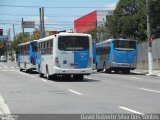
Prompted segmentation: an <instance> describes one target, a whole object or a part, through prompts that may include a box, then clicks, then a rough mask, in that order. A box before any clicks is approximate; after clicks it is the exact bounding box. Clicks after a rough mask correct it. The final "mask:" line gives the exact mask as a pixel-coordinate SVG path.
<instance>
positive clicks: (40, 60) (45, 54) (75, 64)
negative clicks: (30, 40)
mask: <svg viewBox="0 0 160 120" xmlns="http://www.w3.org/2000/svg"><path fill="white" fill-rule="evenodd" d="M37 45H38V57H37V71H38V72H39V76H40V77H43V76H44V75H46V77H47V79H51V77H55V76H64V77H67V78H70V77H73V78H74V79H79V80H82V79H83V77H84V75H89V74H91V73H92V64H93V60H92V59H93V53H92V38H91V35H89V34H80V33H59V34H55V35H52V36H49V37H45V38H42V39H39V40H38V41H37Z"/></svg>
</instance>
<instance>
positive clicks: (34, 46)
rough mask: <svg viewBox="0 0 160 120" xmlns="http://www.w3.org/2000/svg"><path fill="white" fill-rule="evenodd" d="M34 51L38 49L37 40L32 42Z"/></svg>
mask: <svg viewBox="0 0 160 120" xmlns="http://www.w3.org/2000/svg"><path fill="white" fill-rule="evenodd" d="M31 44H32V51H33V52H36V51H37V42H32V43H31Z"/></svg>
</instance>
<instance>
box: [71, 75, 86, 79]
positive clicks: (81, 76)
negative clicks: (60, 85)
mask: <svg viewBox="0 0 160 120" xmlns="http://www.w3.org/2000/svg"><path fill="white" fill-rule="evenodd" d="M83 77H84V75H73V79H75V80H83Z"/></svg>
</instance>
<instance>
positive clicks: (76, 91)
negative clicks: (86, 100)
mask: <svg viewBox="0 0 160 120" xmlns="http://www.w3.org/2000/svg"><path fill="white" fill-rule="evenodd" d="M68 91H70V92H72V93H75V94H78V95H82V93H79V92H77V91H74V90H71V89H68Z"/></svg>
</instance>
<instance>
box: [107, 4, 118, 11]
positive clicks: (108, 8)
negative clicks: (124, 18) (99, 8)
mask: <svg viewBox="0 0 160 120" xmlns="http://www.w3.org/2000/svg"><path fill="white" fill-rule="evenodd" d="M116 5H117V3H107V4H106V5H105V7H106V9H107V10H114V9H115V8H116Z"/></svg>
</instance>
